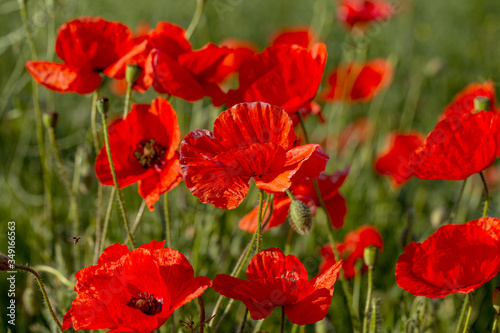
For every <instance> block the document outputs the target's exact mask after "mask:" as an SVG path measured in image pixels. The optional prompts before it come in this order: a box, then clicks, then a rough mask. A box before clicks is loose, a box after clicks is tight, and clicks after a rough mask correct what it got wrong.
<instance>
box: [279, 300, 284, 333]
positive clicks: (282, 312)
mask: <svg viewBox="0 0 500 333" xmlns="http://www.w3.org/2000/svg"><path fill="white" fill-rule="evenodd" d="M280 327H281V329H280V332H281V333H285V306H284V305H282V306H281V326H280Z"/></svg>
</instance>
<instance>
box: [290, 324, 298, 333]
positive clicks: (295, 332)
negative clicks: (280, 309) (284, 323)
mask: <svg viewBox="0 0 500 333" xmlns="http://www.w3.org/2000/svg"><path fill="white" fill-rule="evenodd" d="M298 329H299V325H297V324H293V326H292V331H291V333H297V330H298Z"/></svg>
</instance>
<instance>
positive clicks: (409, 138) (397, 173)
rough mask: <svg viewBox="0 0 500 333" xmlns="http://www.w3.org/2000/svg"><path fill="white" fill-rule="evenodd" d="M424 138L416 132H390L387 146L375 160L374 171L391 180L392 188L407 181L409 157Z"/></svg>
mask: <svg viewBox="0 0 500 333" xmlns="http://www.w3.org/2000/svg"><path fill="white" fill-rule="evenodd" d="M423 140H424V136H423V135H422V134H420V133H417V132H410V133H406V134H405V133H399V132H392V133H390V134H389V136H388V140H387V145H386V147H385V148H384V150H383V151H382V152H381V153H380V154H379V155H378V156H377V157H376V159H375V170H376V171H377V172H378V173H380V174H382V175H388V176H389V177H391V178H392V183H393V185H394V186H396V187H397V186H400V185H402V184H404V183H405V182H406V181H408V180H409V179H410V178H411V176H412V172H411V170H410V165H409V163H410V155H411V154H412V153H413V151H414V150H415V149H417V148H418V147H420V146H421V145H422V143H423Z"/></svg>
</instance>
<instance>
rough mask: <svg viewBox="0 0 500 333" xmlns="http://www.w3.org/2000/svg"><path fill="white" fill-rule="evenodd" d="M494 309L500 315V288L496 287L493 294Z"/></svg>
mask: <svg viewBox="0 0 500 333" xmlns="http://www.w3.org/2000/svg"><path fill="white" fill-rule="evenodd" d="M492 302H493V308H494V309H495V313H500V287H495V291H494V292H493V301H492Z"/></svg>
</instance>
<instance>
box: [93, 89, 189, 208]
mask: <svg viewBox="0 0 500 333" xmlns="http://www.w3.org/2000/svg"><path fill="white" fill-rule="evenodd" d="M179 141H180V133H179V124H178V123H177V115H176V114H175V111H174V109H173V108H172V106H171V105H170V104H169V103H168V102H167V100H165V99H164V98H161V97H159V98H157V99H155V100H154V101H153V103H152V104H151V105H149V104H133V105H132V109H131V111H130V113H129V114H128V115H127V117H126V118H125V119H124V120H122V119H119V120H117V121H115V122H114V123H112V124H111V125H110V126H109V143H110V148H111V154H112V157H113V164H114V167H115V171H116V177H117V179H118V185H119V187H120V188H123V187H126V186H129V185H132V184H134V183H136V182H138V183H139V194H140V195H141V196H142V197H143V198H144V199H145V200H146V203H147V204H148V207H149V209H150V210H153V209H154V207H153V205H154V203H155V202H156V201H157V200H158V198H159V196H160V194H162V193H165V192H167V191H170V190H171V189H172V188H174V187H175V186H177V184H179V182H180V181H181V180H182V174H181V168H180V165H179V152H178V151H177V147H178V146H179ZM95 172H96V175H97V178H98V179H99V181H100V182H101V183H102V184H103V185H110V186H112V185H113V178H112V176H111V170H110V166H109V161H108V156H107V153H106V148H105V147H103V148H102V149H101V151H100V152H99V154H98V155H97V160H96V164H95Z"/></svg>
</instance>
